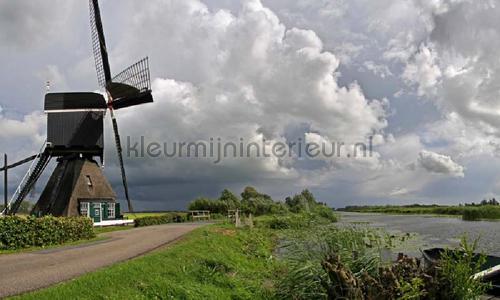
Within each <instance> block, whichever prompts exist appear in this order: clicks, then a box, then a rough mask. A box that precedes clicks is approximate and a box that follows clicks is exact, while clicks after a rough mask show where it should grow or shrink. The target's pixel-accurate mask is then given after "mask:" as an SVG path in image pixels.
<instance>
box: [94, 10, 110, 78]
mask: <svg viewBox="0 0 500 300" xmlns="http://www.w3.org/2000/svg"><path fill="white" fill-rule="evenodd" d="M89 9H90V29H91V32H92V51H93V52H94V60H95V67H96V71H97V81H98V82H99V85H100V86H101V87H103V88H106V85H107V83H108V82H110V81H111V68H110V67H109V60H108V50H107V49H106V40H105V38H104V31H103V29H102V21H101V11H100V10H99V2H98V1H97V0H89Z"/></svg>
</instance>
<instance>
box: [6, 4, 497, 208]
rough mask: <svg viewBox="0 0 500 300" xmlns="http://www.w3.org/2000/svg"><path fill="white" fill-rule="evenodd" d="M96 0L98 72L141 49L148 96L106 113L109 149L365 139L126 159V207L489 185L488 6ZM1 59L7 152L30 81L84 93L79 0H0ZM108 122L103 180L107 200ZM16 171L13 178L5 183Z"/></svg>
mask: <svg viewBox="0 0 500 300" xmlns="http://www.w3.org/2000/svg"><path fill="white" fill-rule="evenodd" d="M101 2H102V3H101V11H102V15H103V22H104V28H105V33H106V37H107V44H108V50H109V52H110V56H111V57H110V58H111V66H112V71H113V73H115V74H116V73H117V72H118V71H119V70H121V69H123V68H124V67H126V66H127V65H129V64H131V63H133V62H135V61H137V60H139V59H140V58H142V57H143V56H146V55H148V56H149V57H150V64H151V69H152V70H151V71H152V79H153V92H154V96H155V103H154V104H148V105H144V106H142V107H137V108H133V109H127V110H122V111H119V112H118V113H117V114H118V121H119V123H120V129H121V134H122V136H123V137H122V139H123V140H125V139H126V136H130V137H131V138H132V139H139V138H140V137H141V136H144V137H145V138H146V139H147V140H149V141H157V142H159V143H163V142H172V141H188V142H189V141H193V142H196V141H207V140H208V139H209V138H211V137H221V138H222V139H224V140H227V141H238V139H239V138H243V139H245V140H246V141H255V142H257V143H260V142H261V141H262V139H263V138H265V139H266V140H268V141H271V142H274V143H277V142H284V143H287V142H290V141H291V140H295V139H298V138H301V139H302V140H303V141H305V142H317V143H328V142H335V141H343V142H345V143H346V149H349V147H350V146H351V145H353V144H355V143H357V142H360V141H366V140H367V138H368V137H369V136H373V137H374V143H375V147H374V150H375V153H374V155H373V156H372V157H370V158H345V157H343V158H328V157H316V158H313V159H304V158H299V157H295V156H292V157H286V158H278V157H269V158H258V157H244V158H234V159H228V160H225V161H224V162H222V163H221V164H213V163H212V162H211V161H210V160H208V159H194V158H193V159H186V158H165V157H163V158H152V157H144V158H134V157H131V158H126V166H127V170H128V174H129V182H130V189H131V194H132V198H133V199H134V201H135V202H136V203H137V204H136V205H135V206H136V207H138V208H139V209H181V208H184V207H185V205H186V203H187V202H189V201H190V200H192V199H193V198H194V197H196V196H201V195H207V196H216V195H217V194H218V193H219V192H220V190H222V189H223V188H226V187H227V188H231V189H233V190H234V192H237V193H239V192H240V191H241V190H242V188H243V187H244V186H246V185H254V186H256V187H257V188H258V189H260V190H262V191H263V192H266V193H268V194H271V195H273V196H274V197H275V198H277V199H283V198H284V197H286V196H288V195H290V194H294V193H296V192H298V191H300V190H301V189H303V188H309V189H311V190H312V191H313V192H314V193H315V194H316V195H317V196H318V198H319V199H320V200H322V201H325V202H327V203H329V204H331V205H332V206H336V207H339V206H344V205H352V204H391V203H414V202H421V203H459V202H465V201H467V202H471V201H476V202H477V201H480V200H481V199H483V198H484V197H494V196H496V195H497V194H498V192H499V191H500V177H499V176H498V175H497V173H498V172H497V170H498V167H499V166H500V160H499V158H498V156H499V154H500V139H499V127H500V118H499V117H500V102H499V96H500V77H499V76H500V59H499V58H498V55H496V53H495V49H498V48H499V47H498V46H499V45H498V44H499V43H500V30H499V29H498V28H500V26H499V25H500V24H499V22H500V21H498V20H499V19H500V18H498V15H500V11H499V9H500V8H498V6H497V5H496V3H495V1H481V2H479V1H465V0H463V1H462V0H460V1H451V0H435V1H421V0H404V1H395V0H382V1H369V0H352V1H327V0H322V1H318V0H301V1H288V0H287V1H285V0H262V1H258V0H241V1H227V0H206V1H201V0H183V1H180V0H179V1H177V0H170V1H167V0H154V1H147V2H143V1H133V0H127V1H120V4H119V5H118V4H117V3H118V1H112V0H109V1H101ZM0 54H1V56H0V57H1V58H0V59H1V60H2V61H1V65H2V68H1V69H0V88H1V90H2V91H3V93H2V94H3V95H2V97H0V145H1V149H0V152H7V153H8V154H9V156H10V157H11V159H12V160H15V159H22V158H24V157H26V156H29V155H32V154H33V153H35V152H36V151H37V149H38V148H39V146H40V145H41V143H42V142H43V140H44V138H45V126H46V123H45V115H44V114H43V112H41V110H42V104H43V95H44V93H45V82H46V81H50V82H51V90H52V91H96V90H98V86H97V81H96V76H95V71H94V65H93V58H92V56H91V55H92V52H91V46H90V33H89V26H88V6H87V3H86V2H85V1H62V0H51V1H45V2H43V3H37V2H32V1H27V0H21V1H3V2H2V3H0ZM109 123H110V122H109V120H106V127H107V128H106V145H107V147H106V165H105V172H106V174H107V176H108V177H109V179H110V181H111V182H112V184H113V186H114V187H115V188H116V190H117V192H118V194H119V195H122V191H121V187H120V177H119V170H118V168H117V165H116V157H115V156H116V155H115V149H114V146H113V140H112V139H111V138H110V136H111V135H110V128H109V127H110V126H109V125H110V124H109ZM52 168H53V165H51V166H50V167H49V170H48V172H46V173H47V174H45V176H44V177H43V178H42V181H44V180H47V176H48V174H50V170H51V169H52ZM25 171H26V170H25V168H24V169H23V168H19V169H17V170H15V171H13V172H12V174H11V176H10V182H9V184H10V186H11V189H12V188H14V187H15V186H16V184H17V182H18V181H19V180H20V178H21V177H22V175H23V173H24V172H25ZM42 186H43V182H41V183H40V184H39V185H38V186H37V191H36V192H37V193H39V192H41V188H42ZM35 194H36V193H35Z"/></svg>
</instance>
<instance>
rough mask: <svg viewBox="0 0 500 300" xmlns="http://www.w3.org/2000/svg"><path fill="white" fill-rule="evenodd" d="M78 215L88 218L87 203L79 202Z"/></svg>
mask: <svg viewBox="0 0 500 300" xmlns="http://www.w3.org/2000/svg"><path fill="white" fill-rule="evenodd" d="M80 215H82V216H87V217H88V216H89V203H88V202H80Z"/></svg>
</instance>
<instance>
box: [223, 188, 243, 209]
mask: <svg viewBox="0 0 500 300" xmlns="http://www.w3.org/2000/svg"><path fill="white" fill-rule="evenodd" d="M219 201H222V202H224V203H226V204H227V206H228V207H229V209H236V208H239V207H240V205H241V203H240V199H238V197H236V195H235V194H233V193H232V192H231V191H230V190H228V189H224V190H223V191H222V192H221V195H220V197H219Z"/></svg>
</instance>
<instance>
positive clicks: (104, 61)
mask: <svg viewBox="0 0 500 300" xmlns="http://www.w3.org/2000/svg"><path fill="white" fill-rule="evenodd" d="M89 8H90V27H91V35H92V50H93V54H94V59H95V65H96V71H97V79H98V83H99V85H100V87H101V88H103V89H104V90H105V94H106V96H107V97H106V98H107V99H105V97H104V96H103V95H101V94H97V93H89V92H83V93H82V92H77V93H75V92H67V93H47V94H46V95H45V112H46V113H47V140H46V141H45V143H44V144H43V146H42V148H41V149H40V151H39V154H36V155H33V156H31V157H29V158H27V159H24V160H22V161H20V162H17V163H15V164H12V165H11V166H6V167H5V168H8V169H10V168H13V167H16V166H19V165H21V164H24V163H27V162H30V161H32V163H31V166H30V168H29V170H28V172H27V173H26V175H25V176H24V178H23V179H22V180H21V184H20V185H19V187H18V188H17V189H16V191H15V193H14V195H13V197H12V199H11V201H10V202H9V204H8V206H7V207H6V208H5V209H4V210H3V212H2V213H3V214H15V213H16V212H17V210H18V209H19V206H20V204H21V202H22V201H23V200H24V199H25V198H26V196H27V195H28V194H29V192H30V191H31V190H32V189H33V187H34V186H35V184H36V182H37V181H38V179H39V178H40V176H41V174H42V172H43V171H44V169H45V168H46V167H47V165H48V164H49V161H50V160H51V159H52V158H54V157H56V158H57V162H58V163H57V166H56V168H55V169H54V171H53V173H52V175H51V177H50V178H49V181H48V182H47V185H46V187H45V189H44V190H43V192H42V194H41V196H40V199H39V200H38V202H37V203H36V205H35V207H34V209H33V211H32V214H35V215H46V214H52V215H55V216H73V215H87V216H90V217H93V218H94V220H95V221H100V220H102V219H103V218H104V219H112V218H115V217H117V216H118V215H119V204H118V203H115V202H116V194H115V193H114V191H113V189H112V188H111V185H110V184H109V182H108V181H107V179H106V177H105V176H104V174H103V173H102V168H101V167H99V165H98V163H97V162H96V161H95V160H94V158H95V157H99V158H100V161H101V165H102V162H103V156H104V154H103V153H104V138H103V136H104V126H103V120H104V117H105V114H106V112H107V111H109V115H110V117H111V121H112V127H113V133H114V138H115V145H116V149H117V154H118V162H119V164H120V172H121V177H122V183H123V188H124V193H125V198H126V200H127V204H128V209H129V211H133V207H132V202H131V200H130V196H129V192H128V185H127V177H126V173H125V167H124V163H123V155H122V148H121V141H120V135H119V132H118V123H117V121H116V116H115V113H114V111H115V110H119V109H123V108H127V107H132V106H137V105H141V104H145V103H149V102H153V97H152V92H151V80H150V74H149V61H148V58H147V57H146V58H144V59H141V60H140V61H138V62H137V63H135V64H133V65H131V66H130V67H128V68H126V69H125V70H124V71H122V72H120V73H118V74H117V75H116V76H114V77H111V68H110V65H109V59H108V51H107V48H106V42H105V38H104V31H103V26H102V20H101V14H100V9H99V3H98V1H97V0H89Z"/></svg>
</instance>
